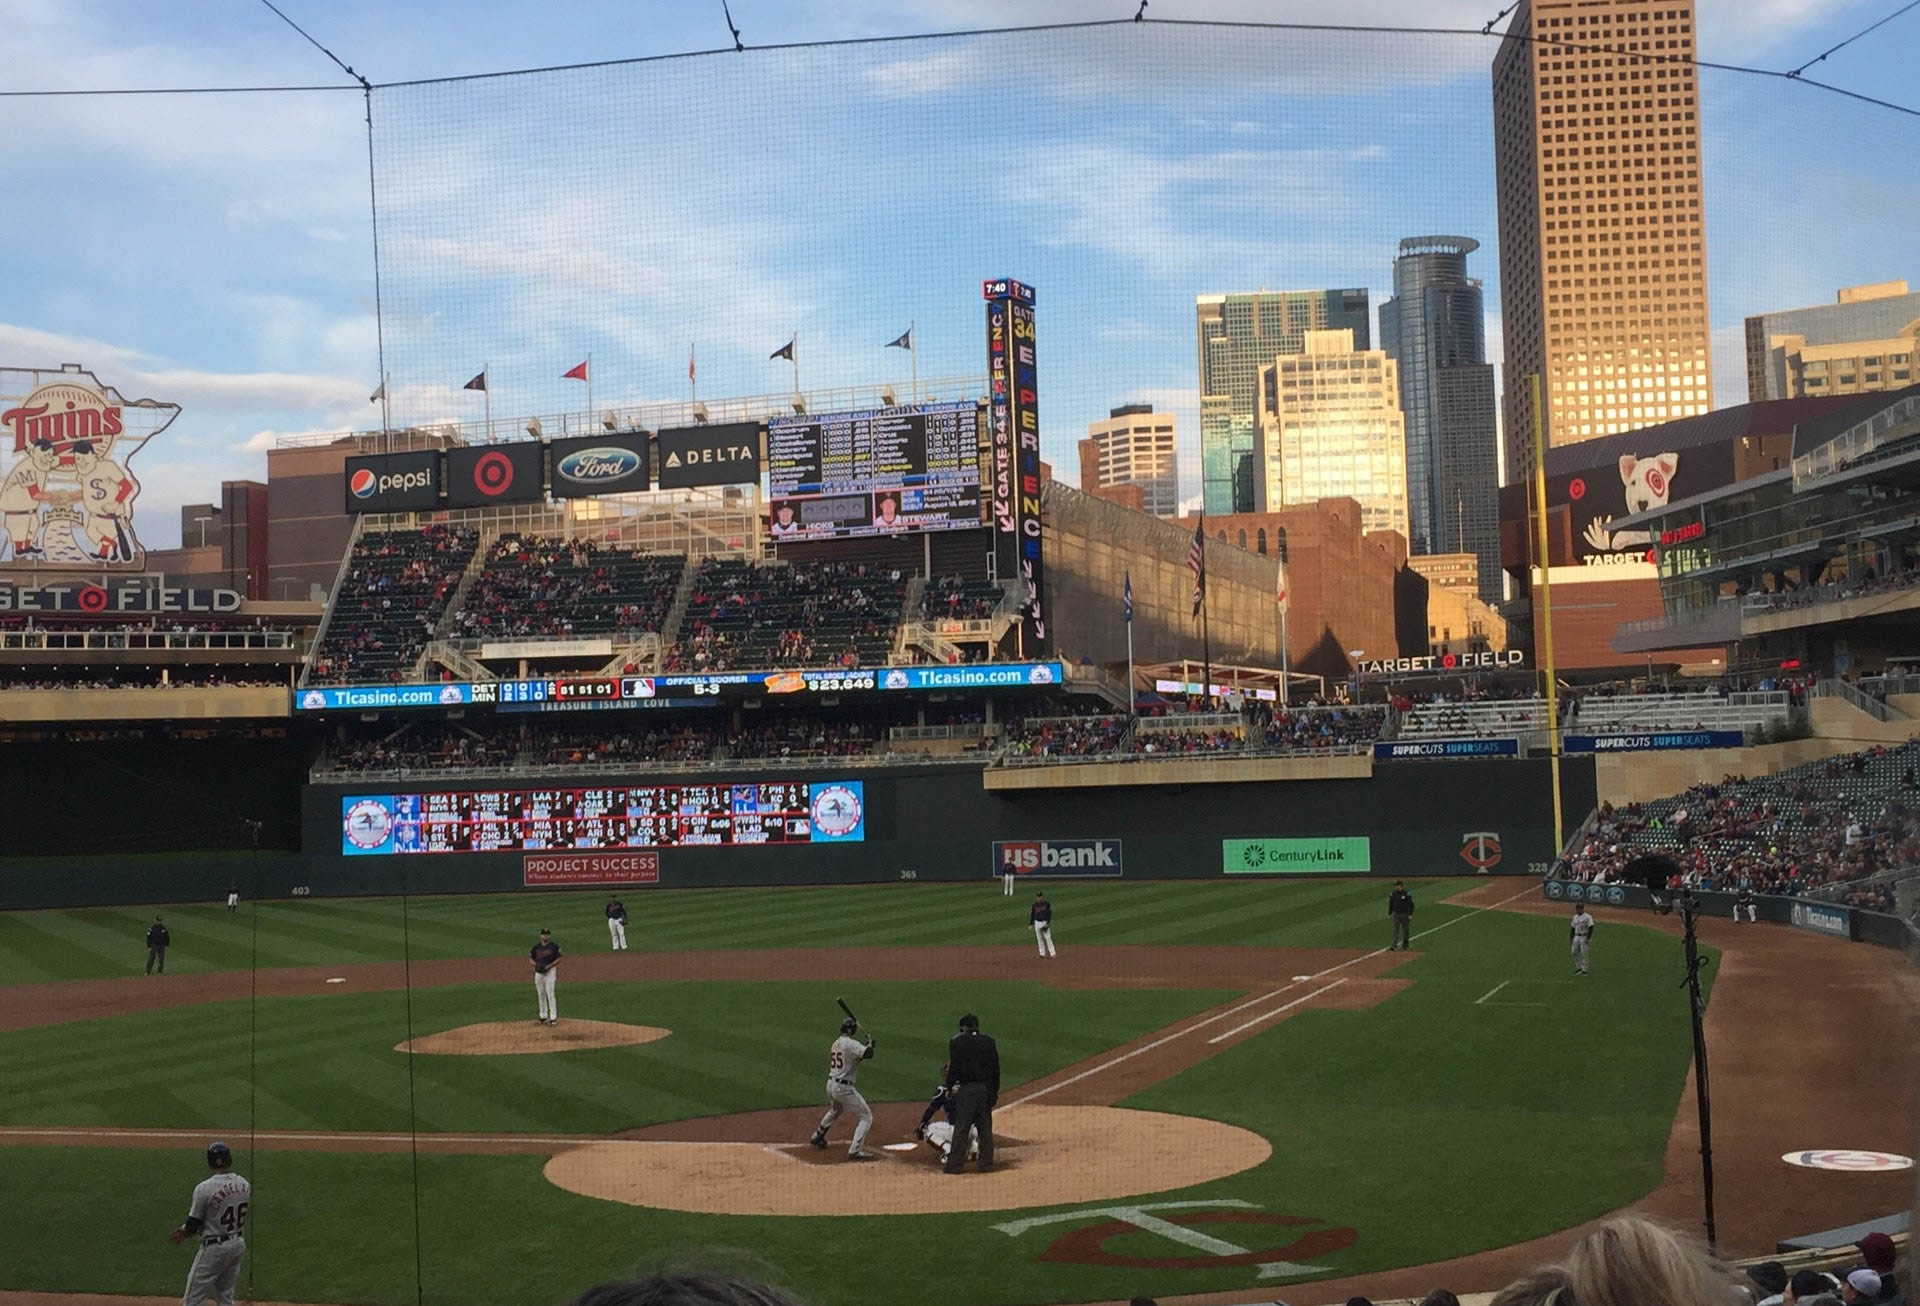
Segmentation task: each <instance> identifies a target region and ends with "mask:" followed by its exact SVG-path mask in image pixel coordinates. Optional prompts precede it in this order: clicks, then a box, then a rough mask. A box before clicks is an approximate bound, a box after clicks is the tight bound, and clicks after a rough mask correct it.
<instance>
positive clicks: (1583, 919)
mask: <svg viewBox="0 0 1920 1306" xmlns="http://www.w3.org/2000/svg"><path fill="white" fill-rule="evenodd" d="M1567 937H1568V938H1570V939H1572V940H1573V973H1574V974H1576V975H1584V974H1586V973H1587V940H1588V939H1591V938H1592V937H1593V917H1591V916H1589V915H1588V914H1587V904H1585V903H1584V902H1576V903H1575V904H1573V926H1572V928H1571V929H1569V930H1568V931H1567Z"/></svg>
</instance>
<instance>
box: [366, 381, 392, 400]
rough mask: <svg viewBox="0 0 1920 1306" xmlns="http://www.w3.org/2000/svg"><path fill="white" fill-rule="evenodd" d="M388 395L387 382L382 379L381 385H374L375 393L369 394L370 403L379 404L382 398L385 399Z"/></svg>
mask: <svg viewBox="0 0 1920 1306" xmlns="http://www.w3.org/2000/svg"><path fill="white" fill-rule="evenodd" d="M386 397H387V383H386V382H385V381H382V382H381V383H380V384H379V385H377V386H375V387H374V390H373V393H372V394H370V395H368V396H367V402H368V403H370V404H377V403H379V402H380V401H381V400H382V399H385V398H386Z"/></svg>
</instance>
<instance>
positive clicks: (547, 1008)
mask: <svg viewBox="0 0 1920 1306" xmlns="http://www.w3.org/2000/svg"><path fill="white" fill-rule="evenodd" d="M527 956H528V958H529V959H530V960H531V961H532V962H533V992H534V995H535V996H536V997H537V998H539V1000H540V1015H539V1017H538V1020H539V1023H540V1024H542V1025H558V1024H559V1023H560V1004H559V1003H558V1002H556V1001H554V997H553V986H554V982H555V981H556V980H558V979H559V978H560V974H559V969H560V945H559V944H557V943H555V942H554V941H553V931H552V930H541V931H540V942H538V943H536V944H534V945H533V946H532V947H531V948H529V949H527Z"/></svg>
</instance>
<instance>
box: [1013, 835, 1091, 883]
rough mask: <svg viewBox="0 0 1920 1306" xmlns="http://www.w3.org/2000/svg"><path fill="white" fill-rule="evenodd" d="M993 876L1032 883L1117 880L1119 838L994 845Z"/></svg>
mask: <svg viewBox="0 0 1920 1306" xmlns="http://www.w3.org/2000/svg"><path fill="white" fill-rule="evenodd" d="M993 874H994V875H996V876H1000V875H1021V876H1025V877H1027V878H1028V879H1035V880H1067V879H1117V878H1118V877H1119V876H1120V874H1121V862H1120V841H1119V840H1118V839H1036V840H1032V841H1030V842H1026V843H996V844H994V845H993Z"/></svg>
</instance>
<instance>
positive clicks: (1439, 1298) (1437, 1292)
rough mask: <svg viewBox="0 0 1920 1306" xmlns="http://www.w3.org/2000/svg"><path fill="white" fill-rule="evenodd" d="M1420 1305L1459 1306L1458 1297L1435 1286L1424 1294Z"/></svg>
mask: <svg viewBox="0 0 1920 1306" xmlns="http://www.w3.org/2000/svg"><path fill="white" fill-rule="evenodd" d="M1420 1306H1460V1299H1459V1298H1458V1297H1456V1296H1454V1295H1453V1294H1452V1293H1451V1292H1449V1291H1448V1290H1447V1289H1445V1288H1435V1289H1434V1290H1433V1291H1432V1292H1430V1293H1428V1294H1427V1295H1426V1297H1425V1299H1424V1300H1422V1301H1421V1303H1420Z"/></svg>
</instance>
